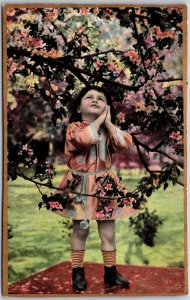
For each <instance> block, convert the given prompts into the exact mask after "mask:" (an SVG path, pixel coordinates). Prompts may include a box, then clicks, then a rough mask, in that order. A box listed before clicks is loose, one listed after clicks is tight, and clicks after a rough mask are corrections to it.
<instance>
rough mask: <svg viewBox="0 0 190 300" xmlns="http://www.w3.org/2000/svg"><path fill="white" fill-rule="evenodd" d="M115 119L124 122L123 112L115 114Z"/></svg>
mask: <svg viewBox="0 0 190 300" xmlns="http://www.w3.org/2000/svg"><path fill="white" fill-rule="evenodd" d="M117 119H118V121H119V123H125V114H124V113H122V112H120V113H119V114H118V115H117Z"/></svg>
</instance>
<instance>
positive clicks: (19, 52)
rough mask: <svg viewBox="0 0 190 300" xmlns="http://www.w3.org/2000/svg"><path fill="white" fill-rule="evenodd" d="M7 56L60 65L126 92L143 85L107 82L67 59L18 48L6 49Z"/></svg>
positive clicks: (76, 74)
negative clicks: (32, 52)
mask: <svg viewBox="0 0 190 300" xmlns="http://www.w3.org/2000/svg"><path fill="white" fill-rule="evenodd" d="M7 54H8V56H10V57H13V58H14V57H16V56H17V55H19V56H26V57H30V58H31V59H33V60H34V61H36V62H38V63H39V64H40V63H41V62H42V61H44V62H46V63H54V64H58V65H62V66H63V68H64V69H67V70H69V71H70V72H71V73H73V74H74V75H75V76H77V77H78V76H79V74H80V75H81V74H84V75H87V76H89V77H92V78H94V79H96V80H98V81H100V82H105V83H109V84H112V85H115V86H120V87H122V88H123V89H126V90H133V91H135V90H136V91H137V90H139V88H140V87H142V86H143V83H142V84H140V85H138V86H129V85H126V84H122V83H119V82H116V81H112V80H109V79H107V78H104V77H102V76H100V75H95V74H92V73H90V72H88V71H85V70H83V69H80V68H77V67H75V66H73V65H71V64H70V63H68V62H67V58H66V57H63V58H61V59H55V58H51V57H48V58H47V57H43V56H40V55H36V54H35V55H32V54H31V52H29V51H27V50H21V49H18V48H12V47H9V48H8V49H7Z"/></svg>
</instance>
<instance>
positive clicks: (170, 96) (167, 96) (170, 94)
mask: <svg viewBox="0 0 190 300" xmlns="http://www.w3.org/2000/svg"><path fill="white" fill-rule="evenodd" d="M164 98H165V99H169V100H171V99H173V94H172V93H168V94H167V95H166V96H164Z"/></svg>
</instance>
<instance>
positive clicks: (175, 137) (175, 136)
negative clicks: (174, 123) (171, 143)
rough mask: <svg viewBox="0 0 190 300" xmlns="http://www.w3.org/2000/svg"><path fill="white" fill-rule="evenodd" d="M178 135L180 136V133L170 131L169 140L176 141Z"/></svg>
mask: <svg viewBox="0 0 190 300" xmlns="http://www.w3.org/2000/svg"><path fill="white" fill-rule="evenodd" d="M179 135H180V131H172V132H171V133H170V138H171V139H173V140H176V139H177V137H178V136H179Z"/></svg>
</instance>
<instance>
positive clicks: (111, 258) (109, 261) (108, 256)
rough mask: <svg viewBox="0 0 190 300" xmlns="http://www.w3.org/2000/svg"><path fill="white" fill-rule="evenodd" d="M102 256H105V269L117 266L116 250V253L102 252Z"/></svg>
mask: <svg viewBox="0 0 190 300" xmlns="http://www.w3.org/2000/svg"><path fill="white" fill-rule="evenodd" d="M102 256H103V260H104V266H105V267H112V266H115V265H116V250H114V251H104V250H102Z"/></svg>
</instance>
